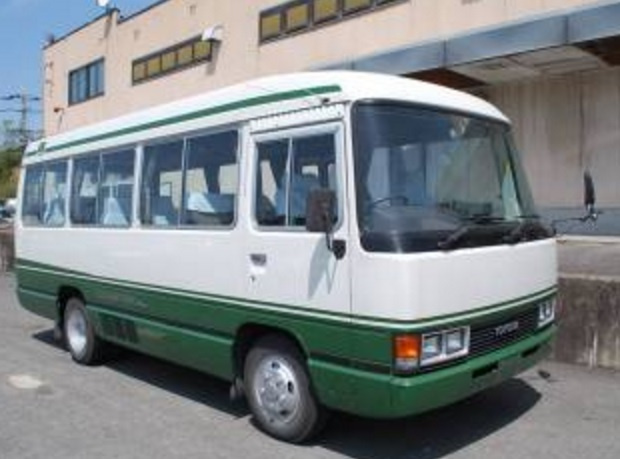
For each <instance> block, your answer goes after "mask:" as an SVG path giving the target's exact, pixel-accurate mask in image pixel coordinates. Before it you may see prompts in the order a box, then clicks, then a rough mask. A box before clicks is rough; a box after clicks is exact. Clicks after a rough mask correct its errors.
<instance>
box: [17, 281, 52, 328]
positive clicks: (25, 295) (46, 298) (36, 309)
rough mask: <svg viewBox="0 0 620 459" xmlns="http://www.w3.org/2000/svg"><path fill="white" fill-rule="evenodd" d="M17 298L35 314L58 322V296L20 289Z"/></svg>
mask: <svg viewBox="0 0 620 459" xmlns="http://www.w3.org/2000/svg"><path fill="white" fill-rule="evenodd" d="M17 298H18V299H19V302H20V304H21V305H22V306H23V307H24V308H25V309H27V310H28V311H30V312H32V313H33V314H36V315H38V316H41V317H45V318H46V319H51V320H56V318H57V317H58V307H57V305H56V300H57V296H56V295H50V294H48V293H41V292H38V291H34V290H28V289H23V288H18V289H17Z"/></svg>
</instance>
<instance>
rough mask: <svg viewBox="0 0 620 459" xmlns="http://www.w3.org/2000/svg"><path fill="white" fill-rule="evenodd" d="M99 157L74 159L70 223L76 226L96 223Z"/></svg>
mask: <svg viewBox="0 0 620 459" xmlns="http://www.w3.org/2000/svg"><path fill="white" fill-rule="evenodd" d="M98 189H99V156H90V157H86V158H80V159H76V160H75V161H74V163H73V182H72V186H71V221H72V222H73V223H76V224H78V225H94V224H95V223H97V215H98V203H97V193H98Z"/></svg>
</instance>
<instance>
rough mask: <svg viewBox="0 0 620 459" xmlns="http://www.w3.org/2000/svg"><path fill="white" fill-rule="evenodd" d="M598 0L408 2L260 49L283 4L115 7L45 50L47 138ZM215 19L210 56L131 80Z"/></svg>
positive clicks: (179, 2) (203, 1)
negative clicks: (73, 76)
mask: <svg viewBox="0 0 620 459" xmlns="http://www.w3.org/2000/svg"><path fill="white" fill-rule="evenodd" d="M595 1H596V0H409V1H404V2H403V3H400V4H396V5H394V6H390V7H387V8H385V9H382V10H380V11H377V12H374V13H367V14H364V15H360V16H358V17H356V18H351V19H348V20H345V21H343V22H341V23H338V24H334V25H330V26H326V27H322V28H320V29H318V30H316V31H313V32H309V33H304V34H299V35H297V36H295V37H292V38H287V39H283V40H280V41H276V42H272V43H269V44H264V45H261V46H259V45H258V17H259V12H260V11H261V10H263V9H265V8H268V7H271V6H275V5H279V4H281V3H282V0H234V1H231V0H169V1H168V2H165V3H163V4H161V5H160V6H157V7H155V8H153V9H151V10H148V11H147V12H145V13H144V14H141V15H138V16H136V17H134V18H130V19H129V20H127V21H121V22H118V21H117V19H118V18H117V16H116V13H114V14H113V15H112V16H109V17H104V18H102V19H100V20H99V21H96V22H94V23H93V24H91V25H89V26H87V27H85V28H83V29H81V30H79V31H77V32H76V33H74V34H72V35H69V36H68V37H67V38H65V39H61V40H59V41H58V42H56V43H55V44H53V45H52V46H50V47H48V48H47V49H46V50H45V51H44V69H45V70H44V71H45V78H44V81H45V83H44V88H43V89H44V91H43V94H44V129H45V134H46V135H52V134H56V133H58V132H62V131H65V130H68V129H72V128H75V127H78V126H82V125H85V124H89V123H92V122H94V121H99V120H103V119H107V118H111V117H115V116H118V115H121V114H123V113H126V112H129V111H133V110H136V109H140V108H145V107H148V106H152V105H157V104H160V103H163V102H167V101H171V100H175V99H178V98H181V97H185V96H189V95H192V94H196V93H199V92H202V91H206V90H210V89H213V88H217V87H221V86H225V85H228V84H232V83H235V82H238V81H242V80H246V79H250V78H253V77H256V76H262V75H268V74H273V73H282V72H289V71H297V70H303V69H308V68H311V67H317V66H321V65H326V64H329V63H331V62H339V61H343V60H346V59H349V58H354V57H360V56H364V55H368V54H373V53H377V52H380V51H385V50H387V49H391V48H395V47H399V46H403V45H405V44H410V43H414V42H422V41H426V40H430V39H433V38H438V37H443V36H448V35H453V34H457V33H459V32H463V31H466V30H470V29H474V28H479V27H483V26H488V25H493V24H498V23H501V22H505V21H510V20H514V19H518V18H522V17H524V16H527V15H534V14H540V13H543V12H547V11H550V10H557V9H563V8H569V7H574V6H577V5H581V4H588V3H595ZM216 24H223V25H224V41H223V44H222V46H221V48H220V52H219V55H218V56H217V59H216V60H215V61H214V62H212V63H211V64H204V65H198V66H196V67H193V68H191V69H188V70H184V71H180V72H177V73H174V74H172V75H168V76H165V77H162V78H159V79H155V80H151V81H149V82H146V83H142V84H139V85H135V86H133V85H132V83H131V62H132V61H133V60H134V59H136V58H138V57H142V56H144V55H146V54H149V53H152V52H154V51H158V50H161V49H163V48H166V47H168V46H170V45H174V44H176V43H178V42H180V41H183V40H185V39H187V38H191V37H192V36H195V35H198V34H200V33H202V31H203V30H204V29H205V28H207V27H209V26H213V25H216ZM100 57H105V60H106V66H105V77H106V83H105V96H103V97H100V98H97V99H93V100H90V101H87V102H84V103H81V104H77V105H74V106H70V107H69V106H68V95H67V94H68V89H67V83H68V75H69V72H70V71H71V70H73V69H76V68H78V67H81V66H83V65H85V64H87V63H89V62H92V61H94V60H96V59H98V58H100Z"/></svg>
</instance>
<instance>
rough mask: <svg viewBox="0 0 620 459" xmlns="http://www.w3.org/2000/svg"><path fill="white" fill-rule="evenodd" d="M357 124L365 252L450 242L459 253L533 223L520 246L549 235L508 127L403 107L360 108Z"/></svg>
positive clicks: (503, 239) (499, 240) (374, 104)
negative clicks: (525, 242)
mask: <svg viewBox="0 0 620 459" xmlns="http://www.w3.org/2000/svg"><path fill="white" fill-rule="evenodd" d="M354 123H355V124H354V136H355V138H354V146H355V153H354V161H355V181H356V190H357V191H356V193H357V215H358V225H359V228H360V232H361V235H362V245H363V247H364V248H365V249H366V250H369V251H396V252H416V251H431V250H439V249H441V248H442V242H444V243H445V241H446V239H448V240H450V241H452V242H457V239H458V244H454V245H458V246H459V247H477V246H483V245H494V244H500V243H505V242H506V238H507V237H509V236H510V235H511V234H512V236H514V232H515V231H517V232H520V233H521V232H522V231H521V230H522V229H523V222H524V221H527V222H528V224H529V225H530V229H529V230H528V231H525V232H522V233H523V234H519V237H518V238H516V239H515V240H518V241H522V240H531V239H539V238H541V237H548V236H549V234H548V231H546V230H545V228H543V227H542V225H541V224H540V223H539V221H538V218H537V216H536V215H535V213H536V212H535V208H534V204H533V200H532V197H531V193H530V190H529V186H528V184H527V181H526V179H525V175H524V173H523V171H522V169H521V165H520V162H519V158H518V156H517V154H516V149H515V147H514V144H513V142H512V138H511V135H510V129H509V126H508V125H507V124H505V123H502V122H500V121H496V120H490V119H486V118H480V117H472V116H468V115H465V114H461V113H451V112H447V111H442V110H441V109H429V108H421V107H417V106H413V105H406V104H400V103H396V102H394V103H390V102H368V103H359V104H358V105H357V106H356V107H355V111H354ZM532 227H533V228H534V230H532ZM512 236H511V237H512ZM451 245H452V244H451Z"/></svg>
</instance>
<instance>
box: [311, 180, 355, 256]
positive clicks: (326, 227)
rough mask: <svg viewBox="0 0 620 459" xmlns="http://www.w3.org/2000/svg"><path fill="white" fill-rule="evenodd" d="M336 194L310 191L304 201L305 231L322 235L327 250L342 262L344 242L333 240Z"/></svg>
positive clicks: (325, 190)
mask: <svg viewBox="0 0 620 459" xmlns="http://www.w3.org/2000/svg"><path fill="white" fill-rule="evenodd" d="M336 218H337V215H336V193H335V192H334V190H330V189H328V188H319V189H316V190H312V191H310V193H309V194H308V199H307V200H306V230H308V231H310V232H312V233H324V234H325V243H326V245H327V250H329V251H330V252H331V253H333V254H334V256H335V257H336V259H337V260H342V258H343V257H344V255H345V252H346V243H345V241H344V240H340V239H337V240H334V235H333V231H334V222H335V221H336Z"/></svg>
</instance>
